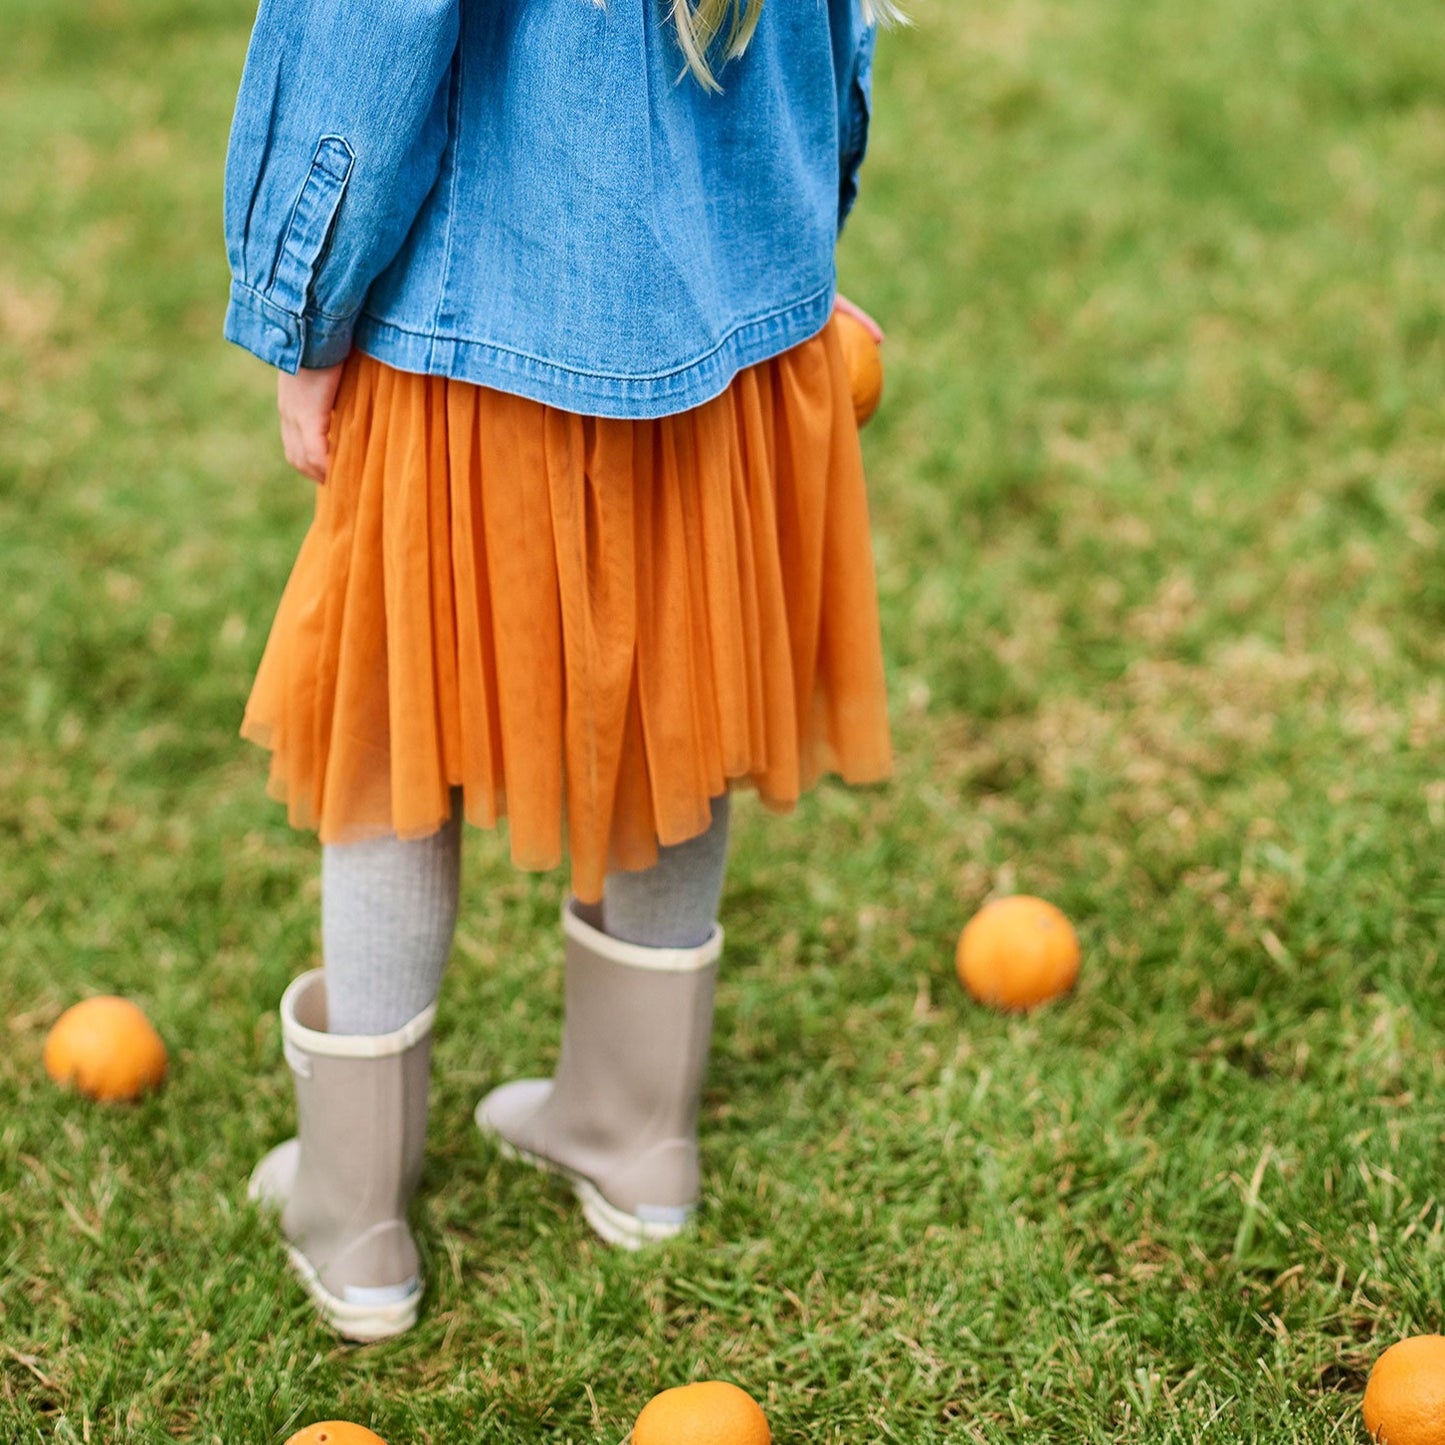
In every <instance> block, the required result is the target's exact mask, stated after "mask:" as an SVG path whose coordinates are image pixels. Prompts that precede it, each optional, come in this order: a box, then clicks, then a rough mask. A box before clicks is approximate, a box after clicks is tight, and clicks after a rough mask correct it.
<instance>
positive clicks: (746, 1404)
mask: <svg viewBox="0 0 1445 1445" xmlns="http://www.w3.org/2000/svg"><path fill="white" fill-rule="evenodd" d="M772 1438H773V1437H772V1432H771V1431H770V1430H769V1429H768V1417H767V1416H766V1415H764V1414H763V1411H762V1407H761V1406H760V1405H759V1404H758V1402H757V1401H756V1400H754V1399H753V1397H752V1396H751V1395H749V1394H748V1392H747V1391H746V1390H740V1389H738V1387H737V1386H736V1385H729V1384H727V1383H726V1382H725V1381H723V1380H701V1381H699V1382H698V1383H697V1384H695V1385H678V1386H677V1387H676V1388H675V1389H672V1390H664V1391H663V1392H662V1393H661V1394H660V1395H654V1396H653V1397H652V1399H650V1400H649V1401H648V1402H647V1404H646V1405H645V1406H644V1407H643V1410H642V1414H640V1415H639V1416H638V1417H637V1423H636V1424H635V1425H634V1426H633V1427H632V1445H769V1442H770V1441H771V1440H772Z"/></svg>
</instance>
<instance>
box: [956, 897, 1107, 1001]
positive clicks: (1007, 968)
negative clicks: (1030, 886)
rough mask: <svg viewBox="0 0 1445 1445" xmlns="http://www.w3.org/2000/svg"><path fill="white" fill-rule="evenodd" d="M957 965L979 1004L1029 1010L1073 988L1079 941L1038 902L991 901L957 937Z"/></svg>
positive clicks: (1063, 920)
mask: <svg viewBox="0 0 1445 1445" xmlns="http://www.w3.org/2000/svg"><path fill="white" fill-rule="evenodd" d="M957 965H958V977H959V980H960V982H961V983H962V984H963V986H964V987H965V988H966V989H967V990H968V991H969V993H971V994H972V995H973V996H974V998H976V999H977V1000H978V1001H979V1002H980V1003H988V1004H996V1005H997V1006H998V1007H999V1008H1006V1009H1030V1008H1033V1007H1034V1006H1035V1005H1036V1004H1041V1003H1044V1002H1046V1001H1047V1000H1048V999H1051V998H1057V997H1058V996H1059V994H1061V993H1067V992H1068V990H1069V989H1071V988H1072V987H1073V986H1074V980H1075V979H1077V978H1078V976H1079V939H1078V935H1077V934H1076V933H1075V932H1074V928H1073V925H1072V924H1071V923H1070V922H1069V920H1068V919H1067V918H1065V917H1064V915H1063V914H1062V913H1061V912H1060V911H1059V910H1058V909H1057V908H1055V907H1054V905H1053V904H1052V903H1049V902H1047V901H1046V900H1044V899H1042V898H1031V897H1029V896H1028V895H1027V894H1022V893H1021V894H1019V895H1018V896H1016V897H1013V898H996V899H995V900H994V901H993V902H992V903H988V904H985V905H984V907H983V908H981V909H979V911H978V912H977V913H975V914H974V916H973V917H972V918H971V919H969V921H968V925H967V926H966V927H965V928H964V930H963V933H962V934H961V935H960V936H959V940H958V958H957Z"/></svg>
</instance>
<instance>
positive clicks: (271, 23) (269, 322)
mask: <svg viewBox="0 0 1445 1445" xmlns="http://www.w3.org/2000/svg"><path fill="white" fill-rule="evenodd" d="M459 3H460V0H261V7H260V9H259V11H258V12H257V15H256V24H255V28H254V30H253V31H252V33H251V45H250V49H249V51H248V52H247V55H246V66H245V70H244V72H243V74H242V77H241V89H240V94H239V96H238V97H237V101H236V111H235V116H234V119H233V120H232V124H231V138H230V145H229V148H228V150H227V153H226V184H225V228H226V252H227V255H228V257H229V260H230V265H231V296H230V304H229V306H228V308H227V311H226V321H225V334H226V337H227V338H228V339H229V340H231V341H234V342H236V343H237V344H238V345H240V346H244V347H245V348H246V349H247V350H248V351H253V352H255V354H256V355H257V356H259V357H260V358H261V359H262V360H263V361H267V362H269V363H270V364H271V365H273V366H277V367H280V368H282V369H283V370H285V371H292V372H294V371H295V370H296V368H297V367H298V366H308V367H320V366H329V365H332V364H333V363H335V362H338V361H341V360H343V359H344V358H345V357H346V355H347V353H348V352H349V351H350V350H351V335H352V331H353V329H354V327H355V324H356V318H357V315H358V313H359V312H360V310H361V306H362V303H363V301H364V300H365V298H366V292H367V289H368V288H369V287H370V285H371V283H372V282H373V281H374V280H375V279H376V278H377V276H379V275H380V274H381V272H382V271H383V270H384V269H385V268H386V266H387V264H388V263H389V262H390V261H391V259H392V258H393V257H394V256H395V255H396V253H397V251H398V250H399V249H400V248H401V244H402V242H403V241H404V240H405V239H406V233H407V231H408V230H409V229H410V227H411V224H412V222H413V221H414V220H415V218H416V214H417V211H418V210H419V209H420V207H421V203H422V201H423V200H424V199H425V198H426V194H427V192H428V191H429V190H430V189H431V187H432V185H433V184H434V183H435V181H436V177H437V172H438V167H439V165H440V160H441V155H442V151H443V148H444V147H445V144H446V137H447V107H448V99H449V94H448V92H449V77H450V74H451V61H452V56H453V53H454V51H455V49H456V42H457V26H458V14H457V11H458V6H459Z"/></svg>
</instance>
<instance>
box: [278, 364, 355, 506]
mask: <svg viewBox="0 0 1445 1445" xmlns="http://www.w3.org/2000/svg"><path fill="white" fill-rule="evenodd" d="M340 381H341V366H340V364H338V365H336V366H323V367H319V368H318V369H316V370H314V371H313V370H311V369H309V368H308V367H304V366H303V367H302V368H301V369H300V370H299V371H298V372H297V373H296V375H295V376H292V375H290V373H288V372H285V371H281V372H278V373H277V374H276V410H277V411H278V412H279V413H280V414H281V446H282V448H283V449H284V450H285V452H286V460H287V461H288V462H290V463H291V465H292V466H293V467H295V468H296V470H297V471H298V472H300V473H301V475H302V476H304V477H310V478H311V480H312V481H313V482H324V481H325V480H326V461H327V433H328V432H329V431H330V429H331V408H332V406H333V404H334V403H335V401H336V388H337V386H338V385H339V384H340Z"/></svg>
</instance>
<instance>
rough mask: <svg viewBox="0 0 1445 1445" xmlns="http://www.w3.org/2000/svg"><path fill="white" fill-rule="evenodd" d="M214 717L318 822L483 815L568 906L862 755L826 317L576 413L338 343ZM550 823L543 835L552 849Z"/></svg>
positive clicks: (870, 584) (867, 734)
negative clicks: (316, 422) (223, 712)
mask: <svg viewBox="0 0 1445 1445" xmlns="http://www.w3.org/2000/svg"><path fill="white" fill-rule="evenodd" d="M242 731H243V733H244V734H245V735H246V736H247V737H249V738H251V739H253V740H254V741H256V742H258V743H260V744H262V745H263V746H265V747H267V748H269V749H270V751H271V768H270V783H269V786H270V791H271V793H272V794H273V795H274V796H276V797H277V798H279V799H281V800H283V801H284V802H285V803H286V805H287V809H288V816H289V818H290V820H291V821H292V822H293V823H294V824H296V825H297V826H299V827H306V828H313V829H316V830H317V831H318V832H319V833H320V835H321V838H322V840H323V841H325V842H328V843H337V842H348V841H352V840H356V839H361V838H365V837H370V836H376V835H378V834H383V833H395V834H397V835H399V836H401V837H404V838H413V837H424V836H426V835H428V834H430V833H433V832H435V831H436V829H437V828H439V827H440V826H441V825H442V823H443V822H444V821H445V820H446V819H447V817H448V816H449V815H450V812H451V810H452V807H453V806H454V804H453V798H454V796H455V795H457V794H459V796H460V798H461V806H462V808H463V810H464V813H465V816H466V817H467V819H468V820H469V821H471V822H473V823H476V824H478V825H481V826H485V827H491V826H494V825H495V824H496V823H497V822H498V820H499V819H501V818H502V817H504V816H505V817H506V818H507V820H508V826H509V833H510V844H511V853H512V858H513V860H514V861H515V862H516V863H517V864H518V865H519V866H521V867H524V868H532V869H542V868H551V867H554V866H556V865H557V864H559V863H560V862H561V861H562V858H563V856H564V853H565V854H566V855H568V856H570V860H571V866H572V887H573V891H574V892H575V893H576V894H577V896H578V897H579V898H580V899H582V900H583V901H585V902H595V901H596V900H597V899H598V898H599V897H600V896H601V893H602V887H603V881H604V879H605V877H606V874H607V872H608V871H609V870H612V869H617V868H624V869H637V868H646V867H649V866H651V865H652V864H653V863H654V862H656V859H657V849H658V847H659V846H660V845H669V844H675V843H680V842H683V841H685V840H686V839H688V838H691V837H695V836H696V835H697V834H699V833H701V832H703V831H704V830H705V829H706V828H707V826H708V824H709V821H710V819H711V806H710V803H711V799H712V798H714V797H716V796H718V795H719V794H720V793H722V792H724V791H725V790H726V789H728V788H729V787H736V786H751V787H754V788H756V789H757V791H758V793H759V794H760V796H761V798H762V800H763V802H764V803H765V804H766V805H767V806H769V807H772V808H775V809H787V808H790V807H792V806H793V805H794V804H795V803H796V802H797V800H798V798H799V796H800V795H801V793H802V792H803V791H805V790H806V789H807V788H809V787H810V786H812V784H813V783H814V782H815V781H816V779H817V778H818V777H819V775H820V774H821V773H823V772H825V771H832V772H836V773H838V774H840V775H841V776H842V777H843V778H844V779H845V780H847V781H849V782H854V783H868V782H876V781H879V780H881V779H882V778H884V777H886V776H887V775H888V773H889V771H890V769H891V753H890V744H889V734H888V722H887V710H886V702H885V694H884V684H883V667H882V655H881V648H880V644H879V630H878V604H877V595H876V586H875V582H874V571H873V558H872V546H871V541H870V537H869V530H868V509H867V496H866V491H865V486H864V480H863V470H862V461H861V455H860V452H859V447H858V435H857V429H856V424H855V422H854V420H853V412H852V402H851V398H850V393H849V389H848V379H847V372H846V368H845V365H844V362H843V357H842V353H841V351H840V349H839V347H838V344H837V340H836V337H835V336H834V334H833V330H832V327H831V326H830V327H828V328H826V329H825V330H824V331H823V332H822V333H821V335H819V336H818V337H816V338H814V339H813V340H812V341H809V342H805V343H804V344H803V345H801V346H799V347H795V348H794V349H793V350H791V351H789V352H786V353H785V354H783V355H782V356H779V357H776V358H774V359H773V360H771V361H767V362H764V363H762V364H761V365H759V366H756V367H753V368H751V369H750V370H748V371H745V372H743V373H741V374H740V375H739V376H738V377H737V378H735V380H734V381H733V383H732V385H731V387H730V388H729V389H728V391H727V392H725V393H724V394H723V395H722V396H720V397H718V398H716V399H715V400H714V401H711V402H708V403H706V404H705V405H703V406H701V407H698V408H696V409H695V410H693V411H690V412H684V413H681V414H679V415H676V416H672V417H664V418H660V419H657V420H652V421H618V420H608V419H601V418H593V417H581V416H577V415H573V414H571V413H569V412H565V411H560V410H557V409H555V408H550V407H546V406H543V405H541V404H539V403H536V402H532V401H528V400H526V399H524V398H521V397H516V396H512V395H510V394H507V393H503V392H498V391H492V390H489V389H486V388H481V387H477V386H474V385H472V384H470V383H465V382H458V381H452V380H449V379H447V378H444V377H435V376H419V375H413V374H410V373H406V372H400V371H396V370H394V369H392V368H390V367H387V366H385V365H384V364H382V363H380V362H378V361H375V360H374V359H372V358H370V357H367V356H364V355H361V354H360V353H357V354H354V355H353V356H352V357H351V358H350V359H349V360H348V362H347V364H346V367H345V369H344V371H343V373H342V377H341V384H340V388H339V390H338V394H337V399H336V408H335V413H334V417H333V424H332V435H331V463H330V472H329V476H328V479H327V482H326V484H325V485H324V486H322V487H321V488H319V489H318V492H317V501H316V516H315V520H314V521H313V523H312V526H311V528H310V530H309V531H308V533H307V535H306V537H305V539H304V541H303V543H302V545H301V549H300V552H299V555H298V557H297V560H296V565H295V567H294V569H293V571H292V574H291V578H290V580H289V582H288V583H287V586H286V589H285V592H284V594H283V596H282V599H281V604H280V606H279V608H278V610H277V614H276V620H275V622H274V624H273V627H272V630H271V634H270V637H269V639H268V642H267V645H266V650H265V653H264V655H263V657H262V659H261V664H260V667H259V669H258V672H257V675H256V681H255V685H254V687H253V688H252V692H251V697H250V699H249V701H248V704H247V708H246V716H245V721H244V723H243V726H242ZM564 836H565V848H564Z"/></svg>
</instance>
